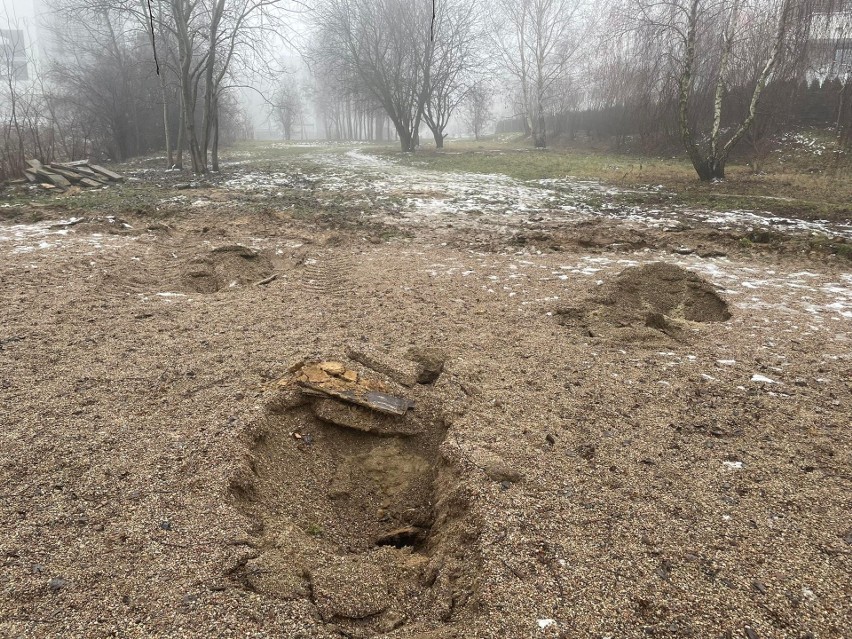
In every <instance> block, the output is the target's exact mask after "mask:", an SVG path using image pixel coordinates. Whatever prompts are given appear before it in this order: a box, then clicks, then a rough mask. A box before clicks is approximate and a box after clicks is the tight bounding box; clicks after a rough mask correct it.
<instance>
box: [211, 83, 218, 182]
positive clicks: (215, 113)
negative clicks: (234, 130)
mask: <svg viewBox="0 0 852 639" xmlns="http://www.w3.org/2000/svg"><path fill="white" fill-rule="evenodd" d="M210 155H211V157H210V161H211V163H212V168H213V170H214V171H216V173H218V172H219V96H218V95H217V96H216V97H215V98H214V99H213V148H212V149H211V154H210Z"/></svg>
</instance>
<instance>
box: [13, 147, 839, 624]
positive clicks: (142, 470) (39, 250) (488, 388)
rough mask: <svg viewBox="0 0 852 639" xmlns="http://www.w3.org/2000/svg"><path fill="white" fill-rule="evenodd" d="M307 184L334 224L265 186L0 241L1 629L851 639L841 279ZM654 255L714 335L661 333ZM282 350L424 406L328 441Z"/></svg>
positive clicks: (674, 217)
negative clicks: (291, 379)
mask: <svg viewBox="0 0 852 639" xmlns="http://www.w3.org/2000/svg"><path fill="white" fill-rule="evenodd" d="M321 155H322V154H321V153H318V156H321ZM327 157H329V158H332V159H329V160H327V161H325V160H323V161H324V162H326V166H328V170H327V171H326V172H325V173H322V174H320V175H318V176H313V178H314V179H313V181H314V182H316V183H318V185H317V186H315V187H314V188H315V189H316V190H317V199H318V200H320V201H323V200H324V199H325V198H333V197H334V194H335V193H337V194H338V195H337V196H338V197H341V198H344V199H345V200H346V201H347V202H348V203H349V204H350V205H351V206H352V207H354V208H355V209H359V207H364V210H365V213H364V214H363V215H360V216H356V217H355V218H352V219H348V221H346V223H341V222H338V221H335V220H334V219H333V217H332V218H330V217H329V216H318V217H311V216H305V215H302V214H299V215H296V214H295V213H294V212H293V211H292V210H290V209H288V208H286V207H284V206H281V207H278V206H277V205H276V199H275V196H274V192H270V189H286V188H288V186H286V184H284V182H283V181H284V180H285V179H286V180H289V181H290V182H291V183H292V182H297V183H299V184H303V183H304V182H305V180H304V179H303V178H300V177H298V176H295V177H294V176H293V175H289V174H288V175H289V177H288V175H283V173H286V172H282V175H283V177H281V178H280V179H281V180H282V183H281V184H275V185H271V186H270V185H266V186H262V187H261V192H265V193H266V195H267V199H265V200H263V202H264V206H263V207H262V210H259V208H260V207H258V206H256V203H257V202H256V201H255V200H251V199H246V198H245V197H244V195H245V191H246V190H251V191H254V190H255V189H246V188H245V185H242V186H240V185H236V184H230V185H225V184H223V185H220V186H218V187H217V186H213V187H210V188H203V189H199V190H198V191H197V192H196V191H189V192H188V193H189V195H185V193H186V192H171V191H170V190H168V189H165V192H164V193H163V194H162V195H161V196H158V197H159V200H158V201H159V202H161V204H162V208H163V209H164V211H163V212H162V214H161V215H159V216H158V217H157V218H156V219H153V218H151V216H150V214H145V215H142V214H137V213H133V212H132V211H131V210H128V211H127V212H122V214H121V215H120V217H119V219H116V218H112V219H109V218H106V217H103V216H100V217H97V218H96V219H94V220H91V221H85V222H81V223H78V224H75V225H73V226H61V225H60V226H56V223H57V222H58V221H59V220H60V219H61V218H62V217H63V214H62V211H54V212H51V211H49V210H48V211H46V212H45V211H43V214H45V215H47V216H48V217H49V218H51V219H47V220H45V221H42V222H38V223H29V224H23V223H20V222H19V221H18V222H15V221H11V222H6V223H4V224H3V225H2V226H0V256H2V262H0V302H2V306H0V317H2V326H1V327H0V393H2V395H0V397H2V403H0V420H2V424H3V428H2V429H0V451H2V457H0V558H2V564H0V636H4V637H5V636H8V637H110V636H118V637H156V636H162V637H213V636H215V637H305V638H307V637H341V636H350V637H378V636H382V637H388V638H396V637H399V638H402V637H420V638H421V639H427V638H428V639H439V638H449V637H465V638H467V637H594V638H599V639H603V638H605V637H610V638H612V639H618V638H632V637H672V638H674V637H748V638H749V639H753V638H754V637H759V638H767V637H778V638H781V637H791V638H793V637H795V638H797V639H801V638H804V637H815V638H816V637H818V638H826V639H842V638H844V637H850V636H852V635H851V634H850V628H852V604H850V601H852V557H851V556H850V555H852V523H850V518H849V513H850V512H852V475H850V468H852V464H850V462H852V446H850V439H852V435H850V430H849V424H850V417H852V396H851V395H850V391H852V348H850V345H852V342H850V326H852V273H850V270H852V269H850V267H849V262H848V261H846V262H844V261H842V260H840V259H839V258H827V257H824V256H808V255H802V254H800V253H798V252H794V251H792V250H790V251H785V250H783V248H782V250H780V251H768V250H766V251H764V250H749V251H747V250H743V249H742V248H741V247H740V246H739V245H738V244H737V243H736V242H735V241H733V240H732V239H731V237H730V236H729V235H727V234H726V233H727V231H726V229H725V228H724V226H725V225H727V224H729V223H730V222H731V219H730V218H726V219H727V222H725V224H721V223H714V222H713V220H712V219H710V218H701V217H700V216H696V215H689V216H684V215H683V214H682V213H683V212H675V213H671V212H666V214H665V215H663V214H662V213H652V212H648V214H647V215H644V216H643V215H639V214H636V215H633V216H632V217H631V218H630V219H623V218H619V217H617V216H616V217H613V216H612V215H608V214H601V215H593V214H588V215H586V214H585V213H584V214H583V215H582V216H578V217H577V218H576V219H574V218H572V217H571V213H572V211H571V210H570V209H567V208H565V207H567V206H572V205H571V204H570V201H572V198H574V200H573V201H575V202H576V205H575V206H576V207H577V208H578V209H582V207H583V206H584V205H583V200H582V198H581V197H580V196H578V195H577V194H576V193H577V189H582V188H585V187H584V186H583V185H580V186H578V187H576V188H575V187H571V189H562V190H560V191H559V192H558V193H559V194H558V201H557V200H552V201H548V200H546V199H536V198H538V196H539V195H541V192H539V191H536V190H535V189H533V187H530V186H529V185H521V186H524V188H529V189H531V191H530V192H524V193H521V194H520V195H517V197H518V202H521V203H522V204H523V207H514V208H513V203H512V198H513V197H514V196H513V195H512V191H511V189H514V188H516V187H518V188H520V187H519V185H517V184H512V183H510V181H508V180H503V179H501V178H494V177H488V176H486V177H485V178H481V179H480V182H479V187H477V184H476V180H477V178H475V177H472V176H469V175H466V176H463V177H462V178H458V179H457V178H456V177H454V176H444V177H443V178H442V177H440V175H439V174H427V175H424V176H421V179H420V181H419V182H418V181H416V180H415V177H414V175H413V173H416V171H414V170H412V169H405V172H402V170H400V171H396V170H393V169H392V168H389V167H390V165H388V164H380V165H378V166H377V165H375V163H374V162H373V160H374V159H372V158H370V159H367V160H364V159H362V158H365V157H368V156H366V155H363V154H362V153H361V152H360V151H357V150H356V151H353V152H351V153H349V154H342V153H335V154H330V155H328V156H327ZM347 158H348V159H347ZM314 161H316V158H314ZM375 162H384V161H382V160H375ZM248 173H253V174H256V173H257V171H255V170H253V169H252V170H251V171H249V170H246V174H248ZM341 173H342V174H344V175H345V176H347V177H345V178H341V179H343V181H344V184H345V182H346V180H348V181H349V184H350V185H353V184H354V185H355V186H356V187H357V186H358V185H359V184H361V183H362V182H363V184H368V185H371V186H369V189H370V190H369V197H368V199H367V200H366V201H364V202H361V201H355V200H356V199H357V192H358V190H359V189H358V188H355V189H354V190H352V191H345V190H344V187H343V186H340V187H335V186H333V183H334V182H335V180H337V179H338V178H339V174H341ZM359 176H360V177H359ZM400 176H401V177H400ZM228 179H233V178H228ZM359 180H361V181H362V182H359ZM382 180H384V181H385V182H382ZM255 181H256V180H255ZM460 183H463V187H460V186H459V184H460ZM495 183H499V184H501V185H502V186H501V187H500V188H501V189H503V190H501V191H500V194H502V195H500V197H499V198H498V197H495V194H494V190H495V187H494V184H495ZM377 184H378V185H377ZM503 187H505V188H503ZM365 188H366V187H365ZM541 188H543V189H550V187H549V186H547V187H545V186H542V187H541ZM264 189H265V191H264ZM406 189H409V191H406ZM460 189H466V190H467V191H465V194H466V195H465V199H466V200H470V199H476V198H480V199H481V200H482V202H481V203H480V204H477V205H476V206H471V207H469V208H468V209H467V210H459V208H458V207H455V208H454V207H453V206H452V204H453V202H456V201H457V200H458V198H459V197H461V196H460V195H459V192H460ZM572 189H575V190H573V191H572ZM389 191H393V192H392V193H389ZM468 191H469V192H468ZM270 193H271V194H270ZM527 196H528V199H526V200H523V197H527ZM376 197H390V200H389V201H388V203H387V206H384V205H382V204H381V202H380V201H377V200H376V199H375V198H376ZM548 197H550V196H548ZM175 198H177V199H175ZM180 198H184V199H180ZM500 198H503V199H500ZM522 200H523V201H522ZM199 201H201V202H202V204H194V203H197V202H199ZM494 202H497V203H496V204H494V206H493V207H492V208H489V207H490V206H491V205H490V204H488V203H494ZM163 203H165V204H163ZM584 210H585V209H584ZM507 211H508V213H507ZM542 211H543V212H542ZM592 213H594V211H592ZM719 217H720V219H721V218H723V217H724V216H719ZM66 221H67V220H66ZM737 223H741V224H749V223H751V222H750V221H749V219H741V218H738V220H737ZM773 226H774V227H781V228H789V227H792V228H793V230H796V231H802V230H803V231H808V230H809V229H806V228H803V227H799V224H798V223H792V224H780V225H779V224H775V225H773ZM832 231H833V232H836V233H837V234H839V235H842V234H843V233H844V232H845V229H844V228H835V229H832ZM234 245H239V246H243V247H249V248H250V249H252V251H251V252H246V251H244V249H234V250H224V251H223V250H216V249H222V248H228V247H233V246H234ZM791 246H795V241H794V240H791ZM241 251H242V252H241ZM702 255H703V256H704V257H702ZM658 261H663V262H667V263H669V264H673V265H677V266H679V267H682V268H684V269H688V270H690V271H692V272H694V273H695V274H697V275H699V276H700V277H702V278H704V279H705V280H706V282H707V285H708V286H707V289H708V290H711V291H715V293H714V295H715V294H716V293H718V295H719V298H720V299H721V300H722V302H723V303H727V304H728V310H729V312H730V315H731V317H730V319H727V320H726V321H688V320H686V319H683V317H684V308H683V307H682V306H681V307H677V308H671V309H670V311H669V312H667V313H665V317H662V318H661V319H660V318H657V319H653V318H650V317H648V311H649V307H648V304H652V303H653V301H654V299H655V298H654V295H655V294H656V293H655V291H657V290H659V291H661V293H662V292H665V290H668V289H667V288H666V287H669V286H674V287H675V288H677V287H678V286H686V285H684V281H685V280H680V279H677V280H676V281H675V280H666V281H660V282H656V281H653V282H651V284H652V285H650V286H649V287H646V288H649V289H650V290H649V291H645V292H644V293H643V294H642V295H645V297H642V295H640V296H639V297H638V298H637V297H636V296H635V295H632V293H631V291H628V290H625V289H624V288H623V287H622V288H619V285H618V282H620V281H622V280H619V279H618V276H619V273H622V272H624V270H625V269H628V268H638V267H641V266H642V265H646V264H649V263H654V262H658ZM630 273H634V274H635V273H637V271H628V274H630ZM642 273H644V271H642ZM271 274H277V278H276V279H275V280H273V281H271V282H269V283H267V284H264V285H256V284H255V282H257V281H259V280H261V279H265V276H267V275H271ZM623 277H624V276H622V278H623ZM630 277H633V276H632V275H631V276H630ZM630 277H628V280H629V281H633V282H635V281H638V280H634V279H630ZM643 277H644V276H643ZM625 281H627V280H625ZM631 286H632V285H631ZM687 288H689V287H687ZM664 289H665V290H664ZM631 290H632V289H631ZM678 290H679V289H678ZM684 290H686V289H684ZM689 290H693V289H689ZM648 296H650V298H649V297H648ZM620 304H621V306H619V305H620ZM625 305H626V306H625ZM613 309H614V310H613ZM616 311H618V312H616ZM693 319H699V320H700V319H720V318H718V317H715V318H711V317H709V316H708V317H706V318H701V317H693ZM353 347H354V348H361V349H375V350H377V351H381V352H384V356H385V357H386V359H387V361H388V362H390V364H391V368H392V369H393V370H390V371H388V370H384V371H378V372H377V371H375V370H371V369H370V368H369V367H367V366H365V365H363V364H362V363H359V362H357V361H354V360H353V359H351V358H349V357H348V356H347V352H350V353H351V350H349V351H348V349H351V348H353ZM411 349H414V350H413V351H412V350H411ZM418 349H420V350H418ZM422 349H431V350H430V351H429V353H430V354H431V355H432V356H433V357H437V358H439V359H440V360H441V362H443V371H442V373H441V375H440V377H438V379H437V381H434V382H433V383H430V384H419V383H413V384H412V385H411V386H406V385H404V384H401V383H400V380H401V379H402V378H401V377H400V376H399V375H396V374H395V373H394V370H396V369H402V370H408V369H409V368H411V367H412V366H414V365H415V363H416V361H419V360H418V357H419V355H418V353H420V352H421V351H422ZM305 358H308V359H317V360H319V359H324V360H329V359H330V360H339V361H341V362H344V363H346V365H347V366H349V367H352V369H354V370H356V371H357V372H359V373H360V374H361V375H362V376H364V377H365V378H369V379H372V380H375V381H376V382H377V383H382V384H383V385H384V386H385V388H387V389H388V391H389V392H392V393H394V394H397V395H400V396H405V397H407V398H409V399H412V400H414V402H415V407H414V409H412V410H411V411H410V413H409V415H408V416H406V418H405V420H407V421H406V423H405V429H403V430H404V431H405V434H393V433H391V434H388V433H378V434H377V433H375V432H371V433H364V432H361V431H354V430H352V429H350V428H342V427H340V426H336V425H333V424H329V423H328V422H325V421H323V420H321V419H319V418H318V417H317V415H318V414H320V413H321V411H320V409H319V408H317V405H316V404H315V403H313V404H312V402H314V401H315V400H312V399H311V398H306V397H303V396H302V395H301V394H300V393H298V392H296V391H294V390H293V389H292V388H290V387H280V386H278V385H276V384H275V380H278V379H280V378H282V377H284V376H285V375H286V371H287V369H288V367H290V366H291V365H292V364H293V363H295V362H298V361H300V360H302V359H305ZM379 368H381V367H379ZM389 372H390V374H388V373H389ZM403 381H404V380H403ZM368 417H369V416H368ZM365 419H366V418H365ZM411 432H415V433H417V434H414V435H411V434H410V433H411ZM406 526H409V527H412V528H414V529H416V530H417V532H416V534H415V533H411V534H409V533H406V534H402V535H401V536H399V535H398V536H397V538H394V539H396V540H397V541H399V543H390V542H388V539H390V537H388V536H387V535H388V533H389V532H393V531H394V530H398V529H400V528H405V527H406ZM382 540H384V541H382ZM397 546H400V547H397Z"/></svg>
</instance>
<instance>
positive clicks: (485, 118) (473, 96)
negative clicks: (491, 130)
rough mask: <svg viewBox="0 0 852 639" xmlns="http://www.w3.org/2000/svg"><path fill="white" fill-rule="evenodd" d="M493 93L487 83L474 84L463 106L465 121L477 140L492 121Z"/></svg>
mask: <svg viewBox="0 0 852 639" xmlns="http://www.w3.org/2000/svg"><path fill="white" fill-rule="evenodd" d="M492 96H493V93H492V91H491V88H490V86H489V85H488V84H487V83H486V82H485V81H480V82H477V83H476V84H474V85H473V86H472V87H471V88H470V90H469V91H468V92H467V94H466V96H465V99H464V103H463V104H462V107H463V113H464V120H465V122H466V124H467V126H468V128H469V130H470V131H471V132H472V133H473V137H474V138H475V139H477V140H479V138H480V137H481V136H482V132H483V129H484V128H485V127H486V126H487V125H488V123H489V122H491V121H492V116H491V100H492Z"/></svg>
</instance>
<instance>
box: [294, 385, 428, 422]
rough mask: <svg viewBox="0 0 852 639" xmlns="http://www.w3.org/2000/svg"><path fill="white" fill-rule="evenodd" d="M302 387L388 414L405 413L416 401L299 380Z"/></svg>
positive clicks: (377, 392) (314, 392) (375, 392)
mask: <svg viewBox="0 0 852 639" xmlns="http://www.w3.org/2000/svg"><path fill="white" fill-rule="evenodd" d="M298 383H299V386H301V387H302V388H304V389H306V390H308V391H312V394H319V395H320V396H322V395H328V396H329V397H334V398H336V399H341V400H343V401H344V402H349V403H351V404H357V405H358V406H364V407H365V408H369V409H371V410H374V411H378V412H380V413H386V414H388V415H405V413H407V412H408V409H409V408H414V402H412V401H411V400H410V399H405V398H404V397H395V396H393V395H388V394H387V393H380V392H379V391H367V392H366V393H364V392H357V391H354V390H341V389H337V388H331V387H329V386H323V385H322V384H312V383H310V382H302V381H300V382H298Z"/></svg>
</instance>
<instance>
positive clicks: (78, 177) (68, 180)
mask: <svg viewBox="0 0 852 639" xmlns="http://www.w3.org/2000/svg"><path fill="white" fill-rule="evenodd" d="M27 164H29V165H30V168H28V169H25V170H24V175H25V177H26V178H27V181H29V182H32V183H33V184H38V185H39V186H41V187H42V188H45V189H56V190H58V191H64V190H65V189H67V188H69V187H70V186H72V185H76V186H81V187H89V188H100V187H102V186H104V185H106V184H110V183H112V182H122V181H123V180H124V176H122V175H119V174H118V173H114V172H112V171H110V170H109V169H105V168H104V167H102V166H99V165H97V164H89V161H88V160H79V161H77V162H51V163H50V164H42V163H41V162H39V161H38V160H27Z"/></svg>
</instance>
